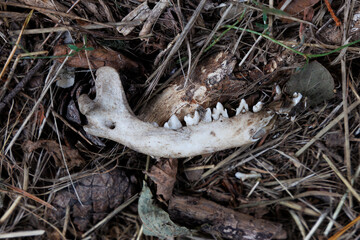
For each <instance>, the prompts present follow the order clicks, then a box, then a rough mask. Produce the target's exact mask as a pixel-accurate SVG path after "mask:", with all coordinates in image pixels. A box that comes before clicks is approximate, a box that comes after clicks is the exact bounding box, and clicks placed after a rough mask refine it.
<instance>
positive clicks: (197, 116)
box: [184, 111, 200, 126]
mask: <svg viewBox="0 0 360 240" xmlns="http://www.w3.org/2000/svg"><path fill="white" fill-rule="evenodd" d="M184 121H185V123H186V126H192V125H196V124H198V123H199V122H200V114H199V112H198V111H195V113H194V117H191V115H190V114H188V115H187V116H185V117H184Z"/></svg>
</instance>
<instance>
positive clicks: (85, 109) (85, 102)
mask: <svg viewBox="0 0 360 240" xmlns="http://www.w3.org/2000/svg"><path fill="white" fill-rule="evenodd" d="M78 104H79V110H80V112H81V113H82V114H84V115H87V114H88V113H89V112H91V111H92V110H93V109H94V102H93V100H91V99H90V98H89V97H88V95H86V94H83V95H80V97H79V98H78Z"/></svg>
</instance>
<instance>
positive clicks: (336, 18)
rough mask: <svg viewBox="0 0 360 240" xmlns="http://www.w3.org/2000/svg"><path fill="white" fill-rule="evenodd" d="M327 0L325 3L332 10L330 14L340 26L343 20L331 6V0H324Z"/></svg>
mask: <svg viewBox="0 0 360 240" xmlns="http://www.w3.org/2000/svg"><path fill="white" fill-rule="evenodd" d="M324 1H325V5H326V7H327V9H328V10H329V12H330V15H331V17H332V19H334V21H335V23H336V26H337V27H339V26H340V25H341V21H340V20H339V18H338V17H337V16H336V15H335V13H334V10H333V9H332V8H331V4H330V3H329V0H324Z"/></svg>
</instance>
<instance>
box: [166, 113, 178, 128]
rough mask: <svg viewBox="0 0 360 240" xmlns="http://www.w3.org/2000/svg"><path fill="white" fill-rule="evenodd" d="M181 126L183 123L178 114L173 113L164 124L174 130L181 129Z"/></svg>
mask: <svg viewBox="0 0 360 240" xmlns="http://www.w3.org/2000/svg"><path fill="white" fill-rule="evenodd" d="M181 127H182V124H181V122H180V120H179V119H178V118H177V116H176V115H172V116H171V118H170V119H169V121H167V122H166V123H165V124H164V128H168V129H173V130H176V129H179V128H181Z"/></svg>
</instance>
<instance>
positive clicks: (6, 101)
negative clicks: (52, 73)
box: [0, 59, 45, 113]
mask: <svg viewBox="0 0 360 240" xmlns="http://www.w3.org/2000/svg"><path fill="white" fill-rule="evenodd" d="M44 63H45V61H44V60H42V59H39V60H38V62H37V63H36V65H35V66H34V67H33V68H32V69H31V70H30V71H29V72H28V73H27V74H26V76H25V77H24V78H23V79H22V80H21V81H20V82H19V83H18V84H17V85H16V87H15V88H14V89H13V90H12V91H11V92H10V93H9V94H8V95H7V96H6V97H5V98H4V99H3V100H2V101H1V102H0V113H1V112H2V111H3V110H4V108H5V106H6V105H7V104H9V103H10V101H11V100H12V99H13V98H14V97H15V96H16V94H18V93H19V92H20V90H21V89H22V88H23V87H24V86H25V85H26V84H27V83H28V82H29V81H30V79H31V78H32V77H33V76H34V74H35V73H37V72H38V71H39V69H40V68H41V67H42V66H43V65H44Z"/></svg>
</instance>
